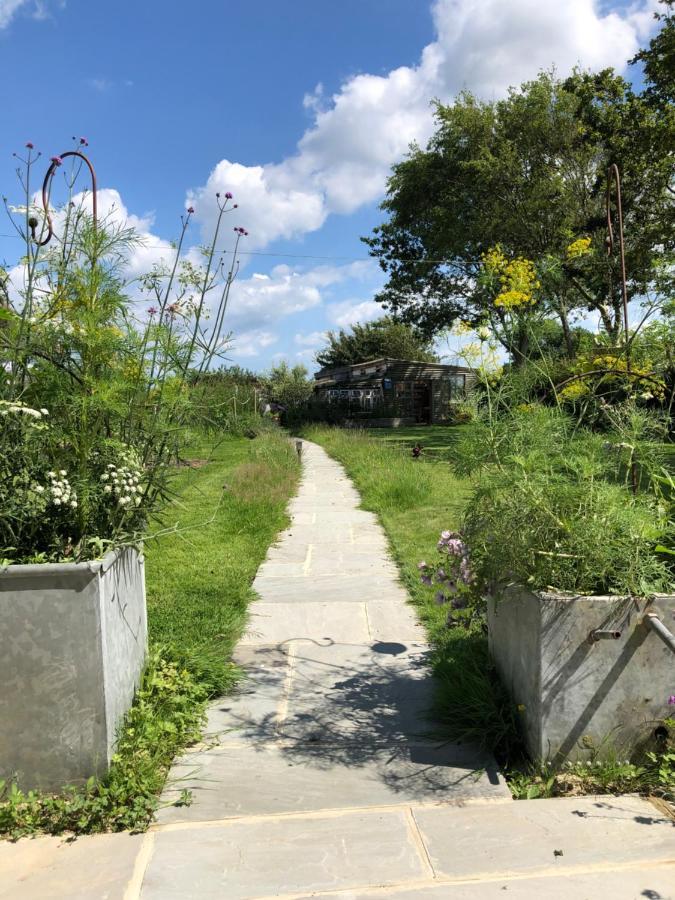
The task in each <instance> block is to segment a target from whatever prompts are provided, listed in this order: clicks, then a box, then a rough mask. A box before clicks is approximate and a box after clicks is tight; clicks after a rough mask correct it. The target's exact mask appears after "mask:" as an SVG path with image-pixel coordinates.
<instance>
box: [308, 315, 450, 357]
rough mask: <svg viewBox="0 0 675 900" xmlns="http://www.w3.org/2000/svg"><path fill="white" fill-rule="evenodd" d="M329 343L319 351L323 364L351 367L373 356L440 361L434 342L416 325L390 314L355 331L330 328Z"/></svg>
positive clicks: (357, 325)
mask: <svg viewBox="0 0 675 900" xmlns="http://www.w3.org/2000/svg"><path fill="white" fill-rule="evenodd" d="M327 340H328V346H327V347H325V348H324V349H323V350H320V351H319V352H318V353H317V354H316V361H317V362H318V363H319V365H320V366H326V367H330V366H349V365H352V364H353V363H358V362H365V361H366V360H369V359H377V358H378V357H382V356H388V357H390V358H391V359H413V360H420V361H421V362H437V361H438V357H437V356H436V354H435V353H434V352H433V348H432V344H431V341H430V340H429V338H428V337H425V336H423V335H422V333H421V332H420V331H419V330H418V329H416V328H415V327H413V326H411V325H408V324H405V323H403V322H396V321H395V320H394V319H392V318H391V317H389V316H384V317H383V318H381V319H377V320H376V321H375V322H366V323H365V324H362V325H361V324H356V325H354V326H353V328H352V329H351V331H343V330H340V331H339V332H334V331H329V332H328V335H327Z"/></svg>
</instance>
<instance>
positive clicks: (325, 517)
mask: <svg viewBox="0 0 675 900" xmlns="http://www.w3.org/2000/svg"><path fill="white" fill-rule="evenodd" d="M297 515H298V516H300V515H303V514H302V513H298V514H297ZM305 515H309V514H308V513H305ZM315 515H316V521H317V522H318V523H330V524H338V525H339V524H349V525H367V524H371V523H376V522H377V517H376V515H375V513H371V512H366V511H365V510H363V509H339V510H337V509H336V510H331V509H323V508H322V509H320V510H318V511H317V512H316V513H315ZM294 518H295V517H294Z"/></svg>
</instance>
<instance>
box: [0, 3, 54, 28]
mask: <svg viewBox="0 0 675 900" xmlns="http://www.w3.org/2000/svg"><path fill="white" fill-rule="evenodd" d="M58 6H59V7H61V8H63V7H64V6H65V2H64V0H59V2H58ZM23 7H25V8H26V9H27V10H29V11H30V13H31V15H32V17H33V18H34V19H37V20H38V21H40V20H43V19H48V18H50V12H49V4H48V3H47V2H46V0H0V30H1V29H3V28H7V27H9V25H10V24H11V22H12V19H13V18H14V17H15V16H16V14H17V13H18V12H19V10H20V9H22V8H23Z"/></svg>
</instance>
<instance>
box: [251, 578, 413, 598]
mask: <svg viewBox="0 0 675 900" xmlns="http://www.w3.org/2000/svg"><path fill="white" fill-rule="evenodd" d="M253 590H254V591H256V592H257V593H258V595H259V596H260V599H261V600H265V601H266V602H268V603H271V602H274V601H277V600H280V601H282V602H285V603H334V602H338V603H349V602H351V603H367V602H368V601H371V600H400V601H401V602H402V603H404V602H406V600H407V598H408V595H407V594H406V591H405V588H404V587H403V585H401V584H399V583H398V582H397V581H395V580H394V579H393V578H392V577H391V576H387V575H383V576H380V575H378V574H377V573H375V574H372V575H369V574H366V573H364V574H360V575H351V574H345V573H341V574H340V575H314V576H312V577H307V576H305V575H301V576H296V577H287V578H280V577H278V576H277V577H269V576H264V575H260V576H259V577H257V578H256V579H255V581H254V582H253Z"/></svg>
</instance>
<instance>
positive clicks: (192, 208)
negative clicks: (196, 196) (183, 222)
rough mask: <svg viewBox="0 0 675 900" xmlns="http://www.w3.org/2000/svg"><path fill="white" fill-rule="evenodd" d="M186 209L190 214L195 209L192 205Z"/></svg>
mask: <svg viewBox="0 0 675 900" xmlns="http://www.w3.org/2000/svg"><path fill="white" fill-rule="evenodd" d="M187 211H188V215H189V216H191V215H192V213H193V212H194V211H195V208H194V206H188V208H187Z"/></svg>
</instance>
